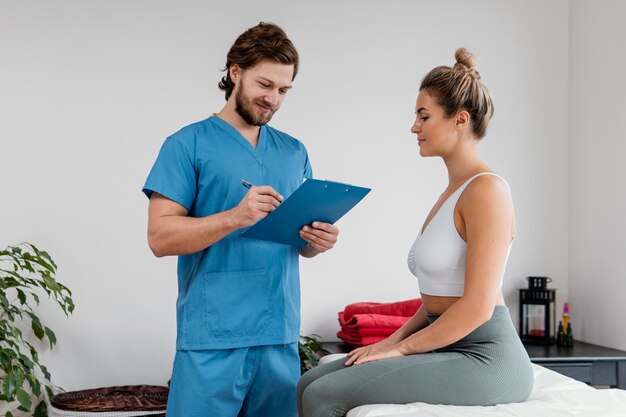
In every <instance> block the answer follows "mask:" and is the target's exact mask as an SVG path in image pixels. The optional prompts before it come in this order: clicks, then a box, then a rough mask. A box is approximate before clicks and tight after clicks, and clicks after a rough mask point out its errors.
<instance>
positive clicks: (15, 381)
mask: <svg viewBox="0 0 626 417" xmlns="http://www.w3.org/2000/svg"><path fill="white" fill-rule="evenodd" d="M23 383H24V372H22V370H21V369H19V368H15V369H13V370H12V371H10V372H9V373H8V374H6V375H5V377H4V384H2V393H3V394H4V395H5V397H7V398H8V399H9V400H13V398H14V397H15V392H16V391H17V389H18V388H20V387H21V386H22V384H23Z"/></svg>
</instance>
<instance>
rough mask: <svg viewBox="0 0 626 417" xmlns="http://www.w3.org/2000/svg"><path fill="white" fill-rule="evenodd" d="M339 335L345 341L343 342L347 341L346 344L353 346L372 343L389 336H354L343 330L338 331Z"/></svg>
mask: <svg viewBox="0 0 626 417" xmlns="http://www.w3.org/2000/svg"><path fill="white" fill-rule="evenodd" d="M337 337H339V338H340V339H341V340H342V341H343V343H345V344H346V345H350V347H353V348H357V347H361V346H367V345H372V344H374V343H378V342H380V341H383V340H385V339H386V338H387V336H366V337H352V336H350V335H347V334H344V333H343V332H337Z"/></svg>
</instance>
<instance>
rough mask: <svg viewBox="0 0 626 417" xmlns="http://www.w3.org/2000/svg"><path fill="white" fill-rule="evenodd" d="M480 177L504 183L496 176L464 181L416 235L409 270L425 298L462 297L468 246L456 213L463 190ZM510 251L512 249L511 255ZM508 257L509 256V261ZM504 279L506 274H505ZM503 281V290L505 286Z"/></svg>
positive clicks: (477, 175) (409, 259)
mask: <svg viewBox="0 0 626 417" xmlns="http://www.w3.org/2000/svg"><path fill="white" fill-rule="evenodd" d="M481 175H495V176H496V177H498V178H500V179H502V178H501V177H500V176H498V175H496V174H494V173H493V172H481V173H479V174H476V175H474V176H473V177H471V178H470V179H468V180H467V181H465V183H464V184H463V185H461V186H460V187H459V188H458V189H457V190H456V191H454V192H453V193H452V194H451V195H450V196H449V197H448V199H447V200H446V201H445V202H444V203H443V204H442V205H441V207H440V208H439V210H438V211H437V213H435V215H434V216H433V218H432V219H431V220H430V222H429V223H428V225H426V228H425V229H424V230H423V231H422V232H420V233H419V234H418V235H417V238H416V239H415V243H413V246H412V247H411V250H410V251H409V256H408V264H409V270H410V271H411V272H412V273H413V275H415V276H416V277H417V282H418V284H419V289H420V292H421V293H422V294H427V295H438V296H445V297H461V296H462V295H463V291H464V289H465V257H466V255H467V242H465V241H464V240H463V238H461V236H460V235H459V232H458V231H457V230H456V226H455V225H454V209H455V207H456V203H457V201H458V200H459V197H460V196H461V194H462V193H463V190H465V188H466V187H467V186H468V185H469V183H470V182H472V180H473V179H474V178H476V177H479V176H481ZM502 181H504V179H502ZM510 250H511V246H510V245H509V252H510ZM508 256H509V255H508V253H507V260H508ZM505 265H506V260H505ZM503 276H504V271H502V277H503ZM502 277H501V278H500V286H502Z"/></svg>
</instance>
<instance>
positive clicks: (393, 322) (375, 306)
mask: <svg viewBox="0 0 626 417" xmlns="http://www.w3.org/2000/svg"><path fill="white" fill-rule="evenodd" d="M421 305H422V299H421V298H416V299H412V300H406V301H398V302H394V303H373V302H361V303H353V304H349V305H348V306H346V308H345V309H344V311H340V312H339V313H338V319H339V324H340V326H341V330H340V331H339V332H337V337H339V338H340V339H341V340H343V342H344V343H346V344H348V345H350V346H352V347H359V346H366V345H371V344H373V343H376V342H380V341H381V340H384V339H385V338H387V337H388V336H389V335H391V334H393V332H395V331H396V330H398V329H399V328H400V327H402V326H403V325H404V323H406V322H407V321H408V320H409V319H410V318H411V317H412V316H413V315H414V314H415V312H416V311H417V310H418V309H419V308H420V306H421Z"/></svg>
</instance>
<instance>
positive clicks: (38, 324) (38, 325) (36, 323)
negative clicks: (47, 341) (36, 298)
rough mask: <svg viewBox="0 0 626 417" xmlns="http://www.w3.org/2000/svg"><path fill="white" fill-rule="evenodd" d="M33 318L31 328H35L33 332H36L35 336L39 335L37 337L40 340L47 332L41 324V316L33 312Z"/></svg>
mask: <svg viewBox="0 0 626 417" xmlns="http://www.w3.org/2000/svg"><path fill="white" fill-rule="evenodd" d="M31 319H32V322H31V328H32V329H33V332H34V333H35V336H37V339H39V340H41V339H43V336H44V334H45V332H44V330H43V326H42V325H41V322H40V321H39V318H38V317H37V316H35V315H34V314H33V315H31Z"/></svg>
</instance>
